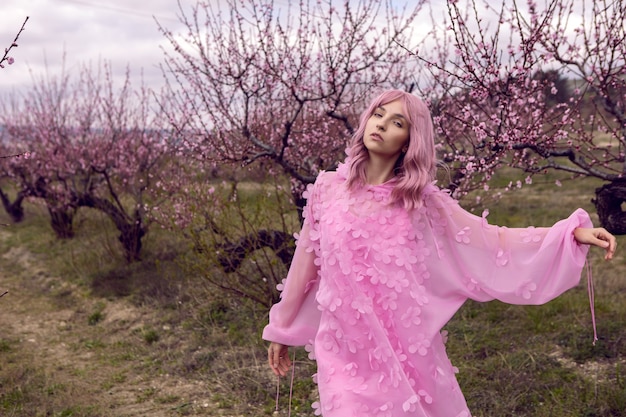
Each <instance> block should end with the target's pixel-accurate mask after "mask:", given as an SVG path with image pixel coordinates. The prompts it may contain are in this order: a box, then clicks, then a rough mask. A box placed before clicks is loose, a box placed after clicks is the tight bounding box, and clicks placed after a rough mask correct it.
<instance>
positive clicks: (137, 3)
mask: <svg viewBox="0 0 626 417" xmlns="http://www.w3.org/2000/svg"><path fill="white" fill-rule="evenodd" d="M192 1H193V3H194V4H195V0H181V3H182V4H183V7H185V6H189V5H190V4H192ZM210 1H219V0H210ZM178 14H179V9H178V2H177V0H150V1H145V0H1V1H0V45H1V47H2V52H4V48H6V47H7V46H9V45H10V44H11V42H12V40H13V38H14V37H15V35H16V34H17V32H18V30H19V29H20V27H21V25H22V23H23V21H24V19H25V18H26V16H29V20H28V23H27V24H26V29H25V30H24V32H23V33H22V35H21V36H20V39H19V42H18V44H19V46H18V47H17V48H15V49H13V50H12V51H11V54H10V55H11V56H12V57H13V58H14V59H15V63H14V64H13V65H10V66H8V65H6V66H5V68H3V69H0V93H5V92H7V91H12V90H14V89H16V88H17V89H20V88H23V87H24V86H28V85H32V81H31V80H32V75H34V76H36V77H39V76H41V75H43V74H45V73H46V69H47V71H48V72H49V73H50V74H53V75H58V74H59V73H60V71H61V68H62V66H63V64H64V63H65V66H66V68H67V69H68V70H70V71H72V69H75V68H77V67H78V66H80V65H81V64H85V63H90V62H91V63H93V64H95V65H97V64H98V61H99V60H106V61H109V62H111V64H112V65H113V68H114V71H116V72H118V73H123V72H124V70H125V68H126V67H127V66H129V67H130V69H131V74H135V75H136V76H139V74H140V72H141V71H142V70H143V72H144V76H145V79H146V81H147V82H148V83H160V82H161V81H160V79H161V75H160V74H161V72H160V70H159V69H158V65H159V63H160V62H161V61H162V58H163V53H162V51H161V49H160V48H159V47H160V46H167V45H166V44H165V41H164V38H163V36H161V34H160V33H159V31H158V28H157V24H156V22H155V18H156V19H157V20H158V21H159V22H160V23H161V24H163V25H164V26H166V27H167V28H168V29H171V30H172V31H174V32H176V31H177V30H178V29H180V28H181V24H180V23H179V21H178V18H177V15H178Z"/></svg>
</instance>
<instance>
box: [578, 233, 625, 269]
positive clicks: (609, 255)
mask: <svg viewBox="0 0 626 417" xmlns="http://www.w3.org/2000/svg"><path fill="white" fill-rule="evenodd" d="M574 238H575V239H576V241H577V242H578V243H583V244H586V245H594V246H598V247H600V248H602V249H605V250H606V254H605V255H604V259H606V260H607V261H608V260H610V259H613V254H614V253H615V248H616V247H617V240H616V239H615V236H613V235H612V234H610V233H609V232H607V231H606V229H604V228H603V227H594V228H587V227H577V228H576V229H574Z"/></svg>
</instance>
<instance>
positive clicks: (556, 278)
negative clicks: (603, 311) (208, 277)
mask: <svg viewBox="0 0 626 417" xmlns="http://www.w3.org/2000/svg"><path fill="white" fill-rule="evenodd" d="M433 136H434V134H433V126H432V121H431V116H430V113H429V111H428V109H427V107H426V106H425V104H424V103H423V102H422V101H421V100H419V99H418V98H417V97H415V96H413V95H411V94H408V93H405V92H402V91H398V90H391V91H386V92H384V93H382V94H381V95H380V96H378V97H377V98H376V99H375V100H374V101H373V102H372V103H371V105H370V106H369V108H368V109H367V110H366V111H365V112H364V113H363V115H362V116H361V121H360V126H359V129H358V130H357V132H356V133H355V135H354V137H353V139H352V143H351V145H350V147H349V149H348V158H347V160H346V162H345V163H344V164H342V165H340V166H339V168H338V169H337V172H322V173H321V174H320V175H319V176H318V178H317V180H316V182H315V184H314V185H313V186H312V187H310V188H309V190H308V191H307V193H308V195H307V198H308V202H307V206H306V207H305V210H304V214H305V220H304V224H303V227H302V231H301V233H300V235H299V238H298V245H297V248H296V252H295V254H294V258H293V261H292V264H291V268H290V270H289V273H288V276H287V279H286V281H285V283H284V290H283V292H282V295H281V301H280V302H279V303H277V304H276V305H275V306H273V307H272V309H271V311H270V321H269V324H268V325H267V327H266V328H265V329H264V332H263V338H264V339H265V340H268V341H270V342H271V343H270V346H269V349H268V361H269V365H270V367H271V369H272V370H273V371H274V373H275V374H277V375H285V374H286V372H287V370H288V369H289V367H290V366H291V362H290V359H289V354H288V353H289V352H288V346H302V345H309V344H310V345H312V346H311V348H310V349H311V351H312V353H313V354H314V357H315V359H316V361H317V366H318V372H317V376H316V379H317V383H318V388H319V394H320V401H319V403H316V404H314V406H315V407H316V408H317V411H316V414H317V415H319V414H321V415H323V416H324V417H345V416H359V417H368V416H393V417H395V416H434V417H469V416H470V412H469V410H468V408H467V405H466V402H465V399H464V397H463V394H462V393H461V391H460V389H459V386H458V383H457V381H456V377H455V373H456V369H455V368H454V367H453V366H452V364H451V363H450V361H449V360H448V358H447V356H446V352H445V347H444V340H443V338H442V336H441V333H440V331H441V328H442V327H443V326H444V325H445V324H446V322H447V321H448V320H449V319H450V318H451V317H452V315H453V314H454V313H455V312H456V311H457V310H458V309H459V308H460V307H461V305H462V304H463V303H464V302H465V300H466V299H468V298H471V299H473V300H477V301H489V300H493V299H498V300H501V301H503V302H507V303H511V304H542V303H545V302H547V301H549V300H551V299H553V298H555V297H557V296H559V295H560V294H562V293H563V292H565V291H566V290H568V289H570V288H572V287H574V286H575V285H577V283H578V282H579V280H580V274H581V270H582V267H583V265H584V263H585V259H586V255H587V251H588V246H587V245H595V246H599V247H601V248H604V249H605V250H606V255H605V259H611V258H612V257H613V254H614V252H615V247H616V242H615V237H613V236H612V235H611V234H610V233H608V232H607V231H606V230H604V229H602V228H593V226H592V224H591V221H590V219H589V216H588V214H587V213H586V212H585V211H583V210H582V209H578V210H576V211H575V212H574V213H573V214H572V215H571V216H570V217H569V218H567V219H565V220H562V221H560V222H558V223H556V224H555V225H554V226H552V227H550V228H534V227H529V228H525V229H508V228H504V227H497V226H491V225H489V224H487V221H486V219H484V218H481V217H477V216H474V215H472V214H470V213H468V212H466V211H464V210H463V209H462V208H461V207H460V206H459V205H458V203H457V202H456V201H455V200H454V199H452V198H451V197H450V196H449V194H448V193H446V192H445V191H442V190H439V189H438V188H437V187H435V186H434V185H433V181H434V175H435V166H436V159H435V146H434V139H433Z"/></svg>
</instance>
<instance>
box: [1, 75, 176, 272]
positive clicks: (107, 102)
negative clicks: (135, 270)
mask: <svg viewBox="0 0 626 417" xmlns="http://www.w3.org/2000/svg"><path fill="white" fill-rule="evenodd" d="M159 109H160V107H159V106H158V105H157V104H156V101H155V97H154V95H153V93H152V92H151V91H150V90H148V89H147V88H145V87H143V86H142V87H139V88H134V87H133V86H132V85H131V82H130V77H129V74H128V73H127V75H126V78H125V81H124V82H123V84H122V85H121V86H116V85H115V83H114V82H113V79H112V72H111V68H110V66H109V65H106V64H105V65H102V67H101V68H97V69H93V68H91V67H87V66H84V67H82V69H81V70H80V73H79V74H78V76H75V77H74V76H71V75H70V74H68V73H63V74H61V75H60V76H42V77H41V78H40V79H39V80H37V81H36V82H35V86H34V88H33V89H32V90H31V91H29V92H28V93H26V94H24V95H13V96H11V99H10V100H7V101H5V102H3V108H2V112H1V117H2V122H3V125H4V132H3V137H4V146H5V147H6V149H7V150H8V151H11V152H13V153H23V152H28V154H27V155H28V156H27V157H21V158H9V159H5V160H3V164H2V169H3V175H4V176H5V177H9V178H10V179H12V180H13V182H14V183H15V184H16V186H17V190H18V194H19V195H21V196H25V197H30V198H35V199H37V200H39V201H43V202H45V205H46V207H47V208H48V211H49V213H50V216H51V225H52V227H53V229H54V230H55V232H56V233H57V235H58V236H59V237H65V238H67V237H71V236H72V235H73V233H74V231H73V225H72V220H73V217H74V214H75V212H76V210H78V209H79V208H80V207H90V208H93V209H96V210H99V211H101V212H102V213H104V214H105V215H106V216H108V217H109V219H111V221H112V222H113V224H114V225H115V227H116V228H117V229H118V231H119V233H120V234H119V241H120V243H121V244H122V248H123V253H124V255H125V257H126V259H127V260H129V261H134V260H137V259H139V256H140V251H141V247H142V238H143V236H144V235H145V234H146V232H147V230H148V225H149V223H150V216H149V212H150V210H152V209H155V208H157V207H159V205H160V201H161V200H162V199H164V198H168V196H169V194H170V192H171V188H168V187H167V186H166V184H170V183H172V182H173V181H175V180H176V178H177V176H176V175H177V169H178V165H177V164H176V163H175V159H174V158H172V155H174V153H175V149H176V146H175V145H173V144H174V142H175V139H176V138H175V137H174V136H172V135H171V133H170V130H169V129H168V125H167V124H166V121H165V118H164V117H161V114H160V110H159Z"/></svg>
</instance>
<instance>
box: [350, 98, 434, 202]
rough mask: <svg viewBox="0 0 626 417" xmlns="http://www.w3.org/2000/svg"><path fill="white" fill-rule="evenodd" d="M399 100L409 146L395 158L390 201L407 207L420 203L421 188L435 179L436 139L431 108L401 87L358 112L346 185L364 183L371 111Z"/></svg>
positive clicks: (352, 186) (352, 185) (351, 186)
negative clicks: (358, 118) (406, 127)
mask: <svg viewBox="0 0 626 417" xmlns="http://www.w3.org/2000/svg"><path fill="white" fill-rule="evenodd" d="M395 100H401V101H402V104H403V110H404V115H405V116H406V118H407V119H408V121H409V124H410V126H409V146H408V149H407V151H406V153H404V154H402V155H400V157H399V158H398V160H397V161H396V165H395V168H394V173H395V176H396V180H397V181H396V183H395V186H394V188H393V191H392V193H391V200H392V202H401V203H402V204H403V205H404V207H405V208H406V209H408V210H412V209H416V208H419V207H420V206H421V205H422V192H423V190H424V188H425V187H426V186H427V185H428V184H430V183H431V182H433V181H434V179H435V173H436V168H437V160H436V156H435V139H434V130H433V122H432V119H431V115H430V111H429V110H428V107H427V106H426V104H424V102H423V101H422V100H420V99H419V98H418V97H416V96H414V95H413V94H411V93H407V92H405V91H402V90H387V91H384V92H383V93H381V94H380V95H379V96H378V97H376V98H375V99H374V100H373V101H372V102H371V104H370V105H369V107H368V108H367V110H365V111H364V112H363V113H362V114H361V118H360V121H359V128H358V129H357V131H356V132H355V133H354V135H353V136H352V140H351V142H350V145H349V146H348V159H347V163H348V166H349V172H348V179H347V181H348V188H349V189H354V188H355V187H357V186H361V185H363V184H365V183H366V176H365V168H366V166H367V162H368V160H369V153H368V150H367V148H366V147H365V144H364V143H363V136H364V134H365V124H366V122H367V120H368V119H369V118H370V116H371V115H372V114H373V113H374V111H375V110H376V109H377V108H378V107H380V106H384V105H385V104H387V103H391V102H392V101H395Z"/></svg>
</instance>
